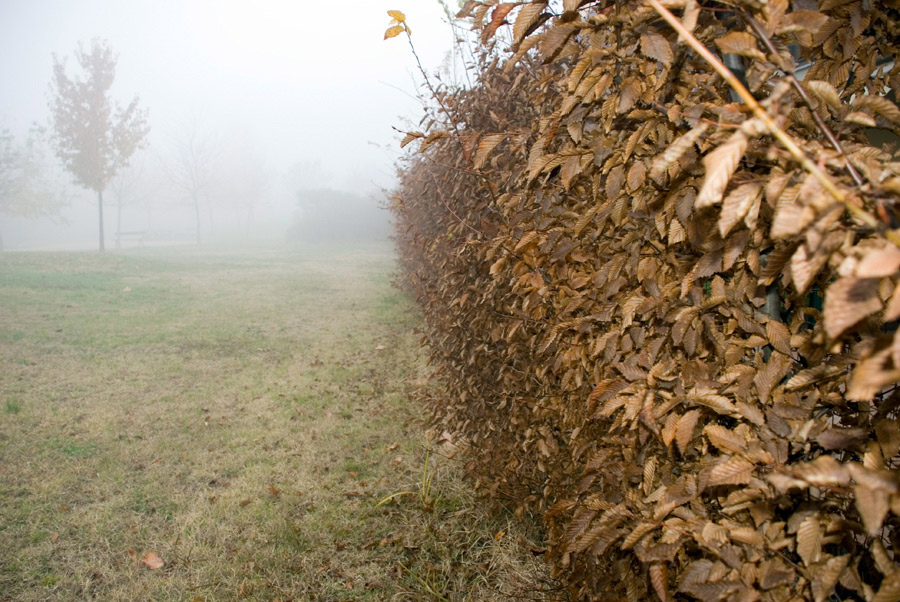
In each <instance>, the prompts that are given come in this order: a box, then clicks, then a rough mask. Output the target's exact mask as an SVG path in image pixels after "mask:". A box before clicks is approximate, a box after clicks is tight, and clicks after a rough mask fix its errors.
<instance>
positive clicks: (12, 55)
mask: <svg viewBox="0 0 900 602" xmlns="http://www.w3.org/2000/svg"><path fill="white" fill-rule="evenodd" d="M449 4H451V5H452V7H451V8H453V9H455V8H456V2H450V3H449ZM389 9H395V10H402V11H404V12H405V13H406V17H407V22H408V23H409V25H410V27H411V30H412V34H413V41H414V43H415V46H416V51H417V52H418V54H419V57H420V58H421V60H422V64H423V65H424V67H425V68H426V70H428V71H429V72H432V71H436V70H439V69H440V68H441V67H442V65H443V68H444V69H445V71H446V70H447V69H448V67H447V65H448V62H450V58H449V50H450V48H451V47H452V45H453V32H452V30H451V28H450V26H449V25H448V23H447V16H446V13H445V10H446V9H445V7H444V6H442V4H441V2H439V1H437V0H412V1H410V0H407V1H406V2H402V1H401V2H397V1H394V0H390V1H380V0H347V1H345V2H341V3H322V2H316V3H313V2H304V1H302V0H300V1H298V0H294V1H293V2H289V1H256V2H250V1H235V0H230V1H227V0H190V1H186V2H185V1H175V0H154V1H152V2H151V1H144V0H129V1H128V2H116V1H113V0H84V1H79V2H71V1H68V0H0V132H4V131H5V132H6V135H7V136H8V137H9V138H11V140H12V141H13V142H14V144H17V145H19V146H23V145H25V144H26V142H28V143H30V144H33V145H34V146H35V148H34V149H32V150H33V152H34V157H35V161H34V164H35V165H39V166H40V171H41V174H40V180H41V187H43V188H46V189H47V191H48V196H49V197H52V198H53V201H52V202H50V203H46V204H45V205H46V206H45V207H43V208H42V210H41V211H36V212H34V211H32V212H22V211H19V212H17V211H15V210H7V211H2V212H0V236H2V240H3V247H4V248H5V249H29V248H53V249H60V248H85V249H87V248H96V244H97V242H96V241H97V228H98V226H97V203H96V195H95V194H93V193H92V192H91V191H89V190H85V189H83V188H80V187H78V186H76V185H75V184H74V183H73V180H72V177H71V175H70V174H69V173H67V172H66V171H65V170H64V169H63V168H62V166H61V164H60V163H59V161H58V160H57V159H56V157H55V155H54V152H53V150H52V145H50V144H49V143H47V142H46V139H47V138H48V135H47V133H48V132H49V131H50V130H51V129H52V127H51V125H50V113H49V109H48V98H49V95H50V81H51V77H52V70H53V56H54V55H56V57H57V58H58V59H59V60H65V64H66V68H67V70H68V72H69V73H70V74H76V73H78V64H77V61H76V60H75V57H74V51H75V49H76V48H77V47H78V44H79V43H81V44H82V45H83V47H84V48H86V49H87V48H89V47H90V44H91V41H92V40H93V39H95V38H100V39H102V40H105V41H106V42H108V44H109V46H110V47H111V48H112V50H113V51H114V52H115V53H116V55H117V66H116V79H115V83H114V84H113V86H112V90H111V96H112V98H113V99H115V100H116V101H118V102H119V103H121V104H123V105H124V104H127V103H129V102H130V101H131V100H132V99H133V98H134V97H135V96H137V97H139V99H140V104H141V106H142V107H144V108H145V109H147V110H148V111H149V116H148V120H147V121H148V124H149V127H150V131H149V135H148V136H147V139H146V145H145V146H146V148H144V149H143V150H139V151H138V152H137V153H136V154H135V155H134V156H133V157H132V159H131V161H130V165H129V167H127V168H125V169H123V170H121V172H120V173H119V174H117V175H116V177H115V178H113V180H112V181H111V182H110V184H109V185H108V186H107V187H106V190H105V191H104V213H105V228H104V230H105V235H106V238H107V241H108V242H107V246H108V248H114V247H115V246H116V238H117V233H120V232H121V233H124V234H123V236H122V246H135V245H136V244H138V243H140V244H154V243H157V244H170V243H172V242H195V241H196V240H197V238H199V239H200V240H201V241H204V242H205V241H215V240H216V239H220V238H223V237H234V236H236V235H238V236H243V237H245V238H248V239H251V238H254V237H256V238H260V237H265V238H267V239H272V238H278V237H282V238H284V237H289V238H294V239H297V238H299V239H307V240H316V239H319V238H322V237H323V235H325V234H328V235H331V234H334V233H337V234H340V235H342V236H344V237H351V238H353V239H358V238H359V237H360V236H373V237H376V238H377V237H385V236H386V235H387V221H388V215H387V212H386V211H383V210H380V209H378V206H379V205H380V204H382V202H383V197H384V194H383V190H386V189H390V188H391V187H392V185H393V182H394V167H393V164H394V162H395V161H396V160H397V158H398V156H399V154H400V152H401V151H400V149H399V144H398V140H399V139H400V136H399V135H398V134H397V132H396V131H394V130H393V129H392V126H396V127H400V128H404V127H414V126H415V124H416V122H417V121H418V119H419V118H420V117H421V115H422V110H421V106H420V104H419V102H418V101H417V100H416V98H415V95H416V87H417V86H416V82H418V81H421V76H420V75H419V74H418V71H417V68H416V63H415V57H414V56H413V55H412V53H411V52H410V48H409V45H408V43H407V41H406V38H405V36H402V37H398V38H395V39H391V40H387V41H385V40H384V39H383V35H384V31H385V29H386V27H387V26H388V25H389V23H390V17H389V16H388V15H387V10H389ZM35 127H37V133H35V132H36V130H35ZM41 128H44V129H45V132H44V134H43V135H40V129H41ZM189 167H190V168H191V170H193V173H194V176H198V174H199V176H200V177H194V178H193V180H194V181H193V183H187V182H186V179H187V178H186V175H187V171H188V168H189ZM192 195H195V196H196V197H197V198H198V206H199V207H200V208H201V212H200V220H199V232H198V231H197V220H196V219H195V215H194V208H193V206H192V201H191V197H192ZM2 208H3V206H2V205H0V209H2ZM7 209H9V208H7ZM22 213H29V215H28V216H27V217H22V215H21V214H22ZM314 216H317V218H318V219H319V220H320V223H329V224H331V223H346V224H347V226H346V227H345V228H343V229H340V228H339V229H337V230H335V231H334V232H330V231H329V232H324V231H323V229H322V228H321V227H311V224H312V223H313V222H312V221H311V218H312V217H314ZM351 217H352V218H356V220H357V221H358V222H360V223H364V224H368V225H370V226H371V227H369V228H366V227H360V225H359V224H356V225H351V224H349V223H348V222H347V220H348V219H350V218H351ZM322 220H325V221H322ZM328 220H330V221H328Z"/></svg>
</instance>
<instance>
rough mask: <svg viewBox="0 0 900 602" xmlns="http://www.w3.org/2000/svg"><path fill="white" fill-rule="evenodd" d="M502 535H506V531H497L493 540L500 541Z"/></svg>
mask: <svg viewBox="0 0 900 602" xmlns="http://www.w3.org/2000/svg"><path fill="white" fill-rule="evenodd" d="M504 535H506V531H497V534H496V535H494V540H495V541H500V540H501V539H503V536H504Z"/></svg>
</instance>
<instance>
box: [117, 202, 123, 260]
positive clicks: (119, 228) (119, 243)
mask: <svg viewBox="0 0 900 602" xmlns="http://www.w3.org/2000/svg"><path fill="white" fill-rule="evenodd" d="M116 248H117V249H120V248H122V202H121V199H119V203H118V204H116Z"/></svg>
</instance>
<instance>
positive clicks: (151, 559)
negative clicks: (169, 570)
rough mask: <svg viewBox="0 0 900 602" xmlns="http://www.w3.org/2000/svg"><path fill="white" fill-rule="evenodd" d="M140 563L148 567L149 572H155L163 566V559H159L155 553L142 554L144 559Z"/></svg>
mask: <svg viewBox="0 0 900 602" xmlns="http://www.w3.org/2000/svg"><path fill="white" fill-rule="evenodd" d="M141 562H142V563H144V564H145V565H147V566H148V567H150V570H153V571H155V570H156V569H161V568H162V567H163V565H164V564H165V563H164V562H163V559H162V558H160V557H159V554H157V553H156V552H147V553H146V554H144V557H143V558H141Z"/></svg>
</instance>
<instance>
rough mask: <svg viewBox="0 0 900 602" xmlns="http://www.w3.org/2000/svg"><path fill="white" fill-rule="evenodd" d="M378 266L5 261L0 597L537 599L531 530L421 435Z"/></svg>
mask: <svg viewBox="0 0 900 602" xmlns="http://www.w3.org/2000/svg"><path fill="white" fill-rule="evenodd" d="M393 269H394V263H393V256H392V252H391V250H390V248H389V247H387V246H370V247H366V248H355V249H352V248H343V249H330V250H328V251H325V250H314V249H281V250H266V249H254V250H249V251H234V250H225V249H210V248H171V249H141V250H134V251H129V252H119V253H107V254H103V255H101V254H98V253H5V254H0V600H42V601H43V600H67V601H68V600H80V599H98V600H189V601H202V600H232V599H256V600H298V601H299V600H322V601H326V600H327V601H343V600H353V601H364V600H373V601H374V600H518V599H523V598H528V599H538V600H544V599H550V594H549V593H547V590H548V589H550V588H551V586H550V582H549V581H548V580H547V577H546V571H545V568H544V566H543V561H542V559H541V557H540V555H539V553H538V552H539V549H538V548H539V547H540V544H539V543H538V542H539V541H540V540H539V535H538V534H537V533H536V532H533V531H531V530H529V529H528V528H527V527H526V526H523V525H522V524H520V523H518V522H516V521H514V520H512V519H510V518H509V517H508V516H506V515H503V514H499V515H498V514H493V515H488V514H486V513H485V512H484V511H483V510H481V509H480V507H479V505H478V504H477V503H476V502H475V500H473V498H472V496H471V493H470V492H469V488H468V487H467V485H466V484H465V483H464V482H462V481H461V480H460V476H459V471H458V468H457V467H456V465H455V463H454V462H452V461H449V460H446V459H444V458H442V456H441V455H440V452H441V450H440V449H437V450H435V452H433V453H428V451H427V450H428V448H429V447H430V444H429V439H428V437H427V436H426V433H425V426H424V420H423V418H424V417H423V416H422V415H421V411H420V410H419V409H417V407H416V406H415V402H413V401H411V398H412V397H413V396H414V395H415V392H416V389H417V388H420V387H424V386H434V385H429V384H427V382H426V381H427V379H426V374H427V369H426V366H425V362H424V359H423V357H422V351H421V349H420V348H419V346H418V342H417V339H416V335H415V333H414V330H415V328H416V325H417V321H418V319H419V318H418V315H417V313H416V310H415V309H414V306H413V304H412V303H411V301H410V300H408V299H407V298H406V297H405V296H404V295H403V294H401V293H399V292H398V291H396V290H395V289H393V288H391V285H390V276H391V272H392V271H393ZM426 457H427V458H428V464H427V470H426V469H425V466H426ZM424 475H427V476H425V478H423V476H424ZM428 484H430V487H427V485H428ZM423 485H425V487H423ZM423 488H424V489H425V491H423ZM403 492H409V493H403ZM394 494H399V495H394ZM391 495H394V497H393V498H391V499H390V500H389V501H387V502H385V503H381V504H379V502H380V501H382V500H384V499H385V498H387V497H388V496H391ZM157 560H158V561H157ZM145 561H146V562H145ZM160 563H161V566H159V565H160ZM148 565H153V566H155V567H158V568H150V566H148Z"/></svg>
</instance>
